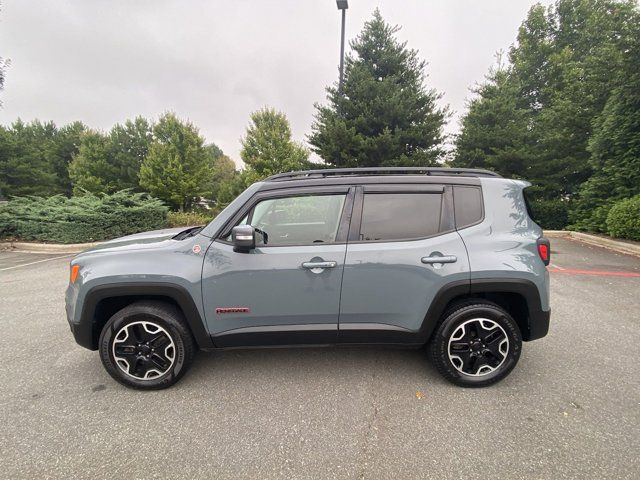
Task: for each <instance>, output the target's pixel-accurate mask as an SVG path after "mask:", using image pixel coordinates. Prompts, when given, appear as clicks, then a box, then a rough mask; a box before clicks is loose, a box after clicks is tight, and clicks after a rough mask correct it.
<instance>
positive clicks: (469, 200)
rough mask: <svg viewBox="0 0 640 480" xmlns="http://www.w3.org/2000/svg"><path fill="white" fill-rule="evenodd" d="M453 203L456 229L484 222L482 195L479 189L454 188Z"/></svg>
mask: <svg viewBox="0 0 640 480" xmlns="http://www.w3.org/2000/svg"><path fill="white" fill-rule="evenodd" d="M453 201H454V203H455V212H456V228H464V227H467V226H469V225H472V224H474V223H478V222H479V221H480V220H482V195H481V192H480V188H478V187H454V188H453Z"/></svg>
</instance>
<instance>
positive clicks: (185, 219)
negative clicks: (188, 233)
mask: <svg viewBox="0 0 640 480" xmlns="http://www.w3.org/2000/svg"><path fill="white" fill-rule="evenodd" d="M213 217H215V213H214V212H213V211H202V212H198V211H196V212H169V213H168V214H167V225H168V226H169V227H192V226H196V225H206V224H207V223H209V222H210V221H211V220H213Z"/></svg>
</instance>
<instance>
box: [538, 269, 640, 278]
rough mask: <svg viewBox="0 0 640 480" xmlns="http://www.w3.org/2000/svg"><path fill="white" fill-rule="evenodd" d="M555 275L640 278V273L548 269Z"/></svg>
mask: <svg viewBox="0 0 640 480" xmlns="http://www.w3.org/2000/svg"><path fill="white" fill-rule="evenodd" d="M547 270H548V271H550V272H553V273H566V274H569V275H595V276H600V277H640V272H607V271H602V270H579V269H575V268H553V267H552V268H548V269H547Z"/></svg>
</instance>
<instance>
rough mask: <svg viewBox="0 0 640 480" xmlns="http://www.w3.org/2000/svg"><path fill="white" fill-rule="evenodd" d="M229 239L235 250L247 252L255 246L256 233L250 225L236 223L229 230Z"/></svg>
mask: <svg viewBox="0 0 640 480" xmlns="http://www.w3.org/2000/svg"><path fill="white" fill-rule="evenodd" d="M231 241H232V242H233V249H234V250H235V251H236V252H243V253H247V252H248V251H249V250H252V249H254V248H256V233H255V229H254V228H253V227H252V226H251V225H238V226H236V227H233V229H232V230H231Z"/></svg>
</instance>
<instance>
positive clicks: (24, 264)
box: [0, 253, 73, 272]
mask: <svg viewBox="0 0 640 480" xmlns="http://www.w3.org/2000/svg"><path fill="white" fill-rule="evenodd" d="M69 257H73V254H72V253H71V254H67V255H61V256H59V257H53V258H45V259H44V260H38V261H36V262H29V263H22V264H20V265H14V266H12V267H5V268H0V272H4V271H5V270H13V269H14V268H22V267H28V266H29V265H35V264H37V263H42V262H49V261H51V260H58V259H60V258H69Z"/></svg>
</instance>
